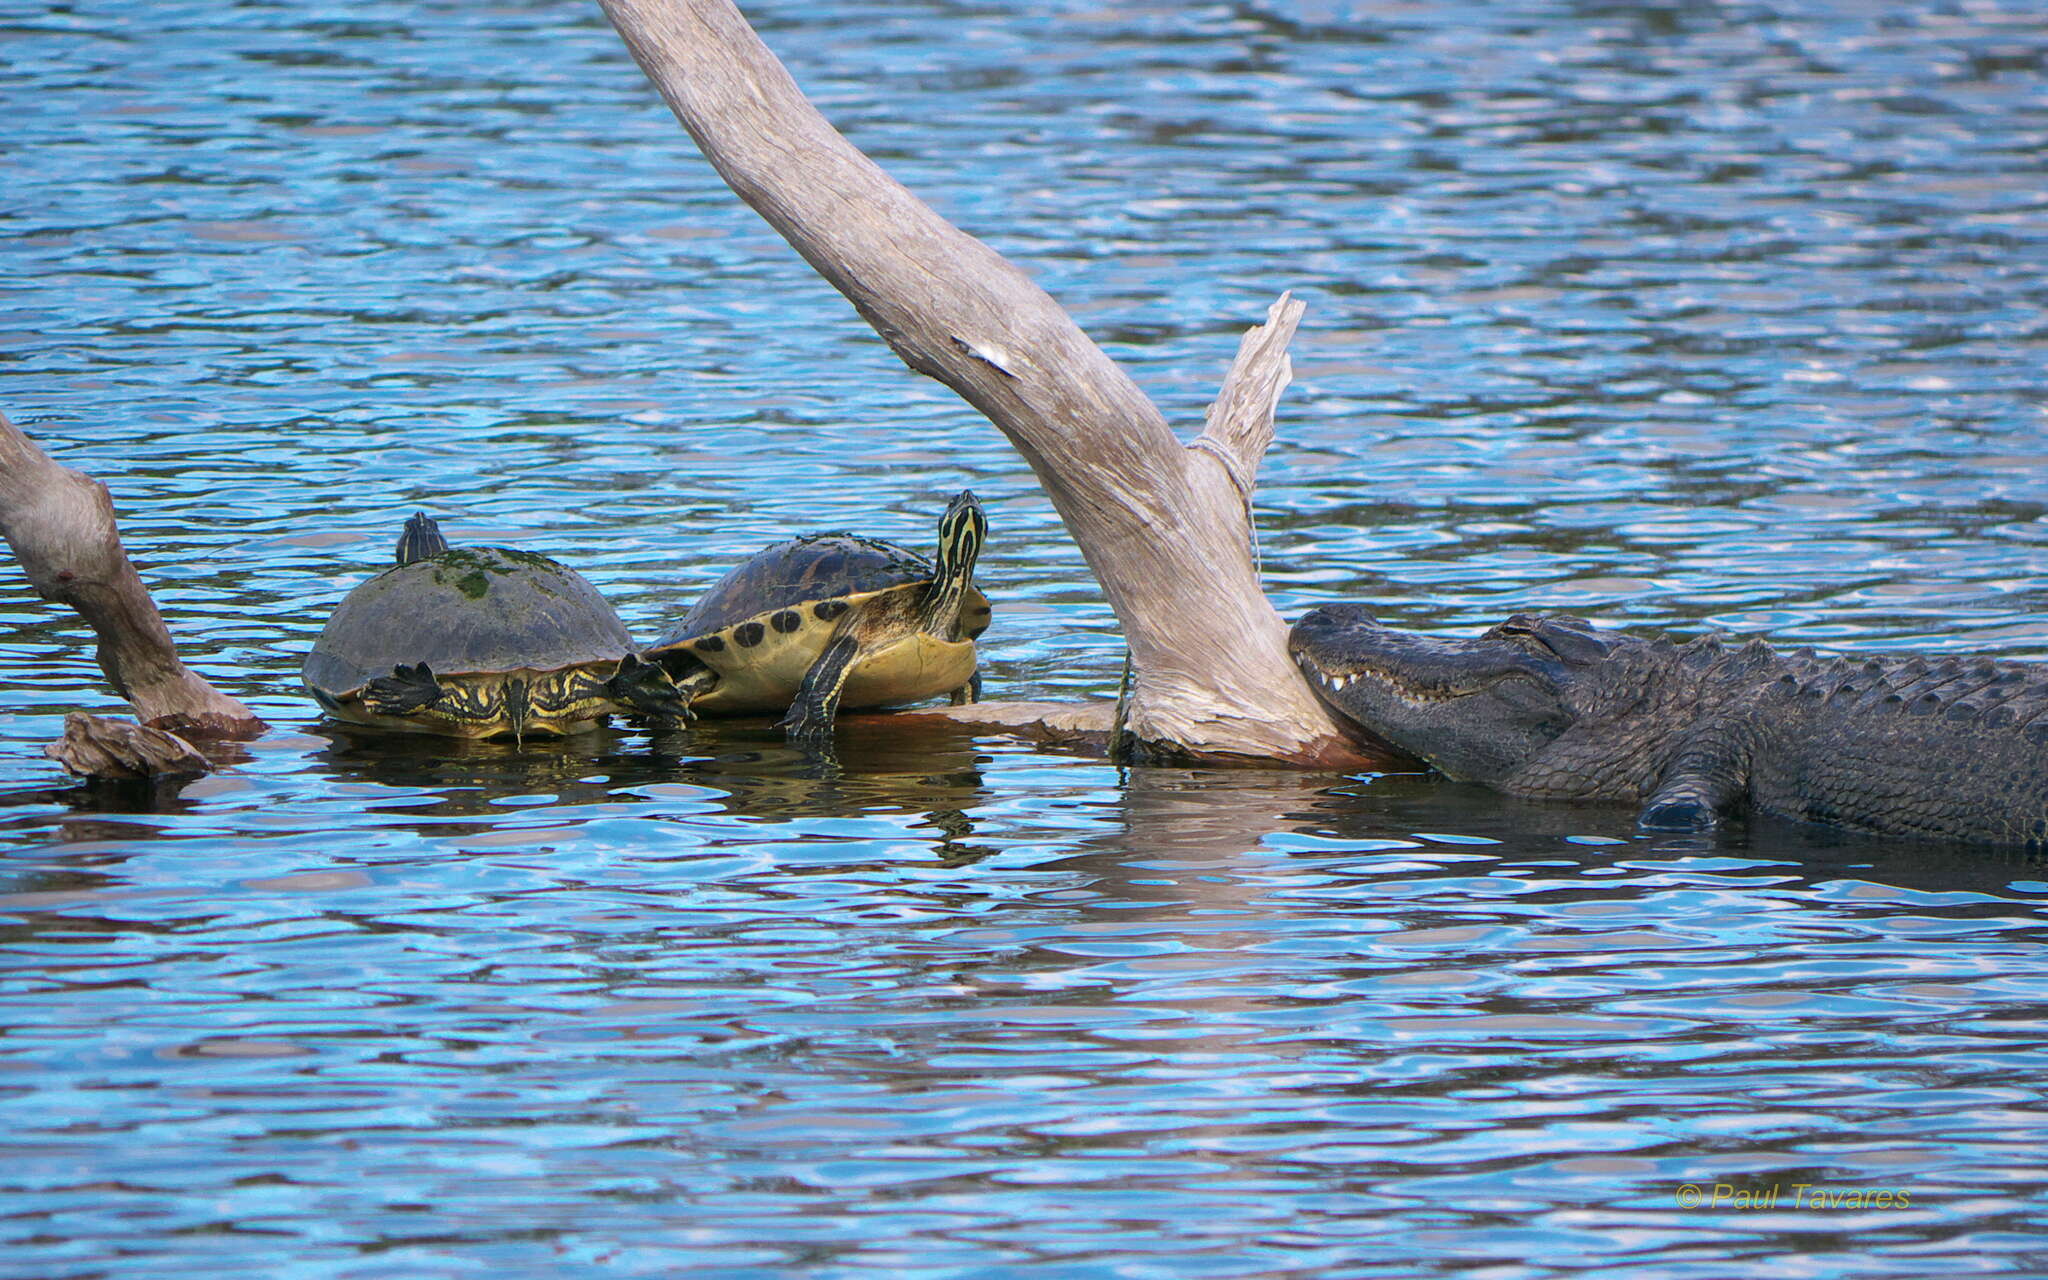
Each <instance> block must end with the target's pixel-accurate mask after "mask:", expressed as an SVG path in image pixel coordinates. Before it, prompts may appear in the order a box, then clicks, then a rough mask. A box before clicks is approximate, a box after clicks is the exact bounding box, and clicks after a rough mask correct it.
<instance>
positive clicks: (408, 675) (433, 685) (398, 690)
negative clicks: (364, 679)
mask: <svg viewBox="0 0 2048 1280" xmlns="http://www.w3.org/2000/svg"><path fill="white" fill-rule="evenodd" d="M446 692H447V690H446V689H443V688H442V687H441V682H440V681H438V680H436V679H434V672H433V669H432V668H431V667H429V666H427V664H426V663H424V662H422V663H419V664H417V665H415V666H410V667H408V666H406V665H405V664H404V663H402V662H401V663H399V664H398V665H397V666H395V667H393V668H391V674H390V675H388V676H379V677H378V678H377V679H375V680H372V681H370V682H369V683H368V684H366V685H364V686H363V705H364V706H366V707H368V708H369V709H370V710H372V711H374V712H376V713H377V714H378V715H382V716H403V715H410V714H412V713H413V712H415V711H424V710H425V709H426V708H428V707H431V706H433V705H434V704H435V703H436V702H439V701H440V700H441V695H443V694H445V693H446Z"/></svg>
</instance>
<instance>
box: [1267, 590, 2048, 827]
mask: <svg viewBox="0 0 2048 1280" xmlns="http://www.w3.org/2000/svg"><path fill="white" fill-rule="evenodd" d="M1288 648H1289V650H1290V652H1292V653H1293V655H1294V658H1295V661H1296V662H1297V663H1298V664H1299V665H1300V666H1301V669H1302V672H1303V674H1304V675H1306V676H1307V677H1308V679H1309V683H1310V684H1311V685H1312V686H1314V687H1315V689H1316V691H1317V693H1318V694H1319V695H1320V696H1321V698H1322V699H1323V701H1325V702H1326V703H1328V704H1329V705H1330V706H1331V707H1332V708H1334V709H1335V710H1336V711H1337V712H1338V713H1340V714H1341V715H1342V717H1343V718H1344V719H1345V720H1346V721H1347V722H1349V723H1350V724H1352V725H1355V726H1357V727H1358V728H1360V729H1362V730H1363V736H1364V737H1366V738H1367V739H1368V740H1371V741H1374V742H1375V743H1376V744H1378V745H1383V746H1391V747H1393V748H1394V749H1396V750H1398V751H1401V752H1404V753H1406V754H1408V755H1411V756H1415V757H1418V758H1419V759H1421V760H1423V761H1424V762H1426V763H1428V764H1429V765H1431V766H1432V767H1434V768H1435V769H1436V770H1438V771H1439V772H1441V773H1443V774H1445V775H1447V776H1449V777H1452V778H1456V779H1461V780H1464V781H1468V782H1477V783H1481V784H1484V785H1486V786H1490V787H1492V788H1494V789H1495V790H1498V791H1503V792H1507V793H1508V794H1510V795H1516V796H1528V797H1533V798H1538V799H1545V798H1547V799H1558V800H1581V801H1600V802H1609V803H1623V804H1634V805H1640V806H1641V812H1640V815H1639V821H1640V822H1641V824H1642V825H1643V826H1644V827H1645V828H1648V829H1651V830H1700V829H1705V828H1710V827H1713V826H1715V825H1716V824H1718V823H1719V822H1720V821H1721V820H1722V819H1723V818H1724V817H1727V816H1729V815H1732V814H1735V813H1738V812H1740V811H1742V810H1743V809H1744V808H1753V809H1755V810H1757V811H1759V812H1762V813H1767V814H1773V815H1776V816H1779V817H1784V818H1791V819H1795V820H1798V821H1804V822H1822V823H1832V824H1834V825H1837V826H1842V827H1848V828H1851V829H1853V830H1857V831H1864V832H1870V833H1874V834H1878V835H1897V836H1914V837H1922V838H1928V839H1937V840H1951V841H1962V842H1971V843H1983V844H2003V845H2021V846H2031V847H2034V848H2041V847H2044V846H2048V667H2044V666H2042V665H2040V664H2034V663H2024V662H2011V661H2002V660H1998V659H1993V658H1985V657H1948V656H1941V655H1932V654H1908V653H1883V654H1861V655H1856V656H1843V657H1823V656H1819V655H1817V654H1815V653H1814V652H1813V651H1812V650H1810V649H1798V650H1793V651H1789V652H1780V651H1778V650H1776V649H1773V648H1772V647H1771V646H1770V645H1769V644H1766V643H1765V642H1764V641H1762V640H1750V641H1748V642H1746V643H1738V642H1731V641H1729V640H1728V639H1725V638H1723V637H1721V636H1716V635H1708V636H1704V637H1701V638H1699V639H1695V640H1691V641H1689V642H1686V643H1682V644H1681V643H1675V642H1673V641H1671V640H1669V639H1661V638H1660V639H1654V640H1651V639H1643V638H1639V637H1636V636H1632V635H1627V634H1624V633H1621V632H1616V631H1607V630H1602V629H1601V628H1598V627H1595V626H1594V625H1592V624H1591V623H1589V622H1587V621H1585V620H1584V619H1582V618H1574V617H1568V616H1564V615H1550V616H1541V617H1538V616H1530V615H1527V614H1521V615H1517V616H1515V617H1512V618H1509V619H1508V620H1507V621H1506V622H1503V623H1501V624H1500V625H1499V626H1497V627H1494V628H1493V629H1492V630H1490V631H1488V632H1486V634H1484V635H1482V636H1479V637H1477V638H1476V639H1469V640H1454V639H1444V638H1441V637H1436V636H1428V635H1419V634H1416V633H1414V632H1406V631H1399V630H1395V629H1393V628H1390V627H1386V626H1382V625H1381V624H1379V623H1378V622H1375V621H1374V620H1373V617H1372V614H1371V613H1370V612H1369V611H1368V610H1367V609H1365V608H1364V607H1362V606H1359V605H1342V604H1340V605H1326V606H1324V607H1322V608H1320V609H1317V610H1315V611H1314V612H1312V613H1310V614H1308V615H1307V616H1305V617H1303V618H1302V619H1301V621H1300V622H1298V623H1296V624H1295V627H1294V630H1293V631H1292V632H1291V633H1290V634H1289V637H1288Z"/></svg>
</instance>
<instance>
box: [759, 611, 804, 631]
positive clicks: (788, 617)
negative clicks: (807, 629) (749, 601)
mask: <svg viewBox="0 0 2048 1280" xmlns="http://www.w3.org/2000/svg"><path fill="white" fill-rule="evenodd" d="M768 625H770V626H772V627H774V628H775V629H776V630H777V631H780V632H783V633H785V634H787V633H788V632H791V631H794V630H796V629H797V628H798V627H800V626H802V625H804V620H803V619H802V618H801V617H799V616H798V615H797V611H796V610H794V609H782V610H778V611H777V612H776V614H775V616H774V617H772V618H770V619H768Z"/></svg>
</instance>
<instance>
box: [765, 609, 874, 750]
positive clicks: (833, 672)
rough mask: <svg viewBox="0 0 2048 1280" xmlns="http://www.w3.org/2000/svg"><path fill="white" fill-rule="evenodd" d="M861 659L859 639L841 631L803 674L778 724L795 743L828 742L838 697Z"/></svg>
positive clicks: (837, 705) (837, 706) (837, 707)
mask: <svg viewBox="0 0 2048 1280" xmlns="http://www.w3.org/2000/svg"><path fill="white" fill-rule="evenodd" d="M859 657H860V638H859V637H858V636H855V635H850V634H846V633H844V632H842V633H841V634H840V636H839V637H838V639H836V640H834V641H833V642H832V643H831V644H828V645H826V646H825V652H823V653H821V654H819V655H818V660H817V661H816V662H813V663H812V664H811V669H810V670H809V671H807V672H805V673H804V682H803V684H802V685H801V686H799V687H798V689H797V691H796V698H795V700H794V701H792V702H791V703H790V704H789V713H788V714H787V715H785V716H783V717H782V719H781V721H780V722H779V723H780V725H781V728H782V729H783V731H784V732H786V733H787V734H788V735H789V737H790V739H791V740H792V741H794V742H805V743H819V742H827V741H830V740H831V737H832V721H833V719H834V718H835V717H836V716H837V715H838V714H839V695H840V694H841V693H843V692H845V690H846V677H847V676H849V675H851V674H852V673H853V667H854V662H855V660H856V659H857V658H859Z"/></svg>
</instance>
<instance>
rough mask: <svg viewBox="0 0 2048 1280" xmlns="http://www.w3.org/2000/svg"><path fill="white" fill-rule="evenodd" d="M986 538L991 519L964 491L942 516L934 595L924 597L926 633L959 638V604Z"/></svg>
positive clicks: (970, 580) (965, 592)
mask: <svg viewBox="0 0 2048 1280" xmlns="http://www.w3.org/2000/svg"><path fill="white" fill-rule="evenodd" d="M987 537H988V517H987V516H985V515H983V514H981V503H979V502H977V501H976V500H975V497H974V494H973V493H972V492H971V491H970V490H966V489H963V490H961V491H960V493H959V494H958V496H956V497H955V498H954V499H953V501H952V502H950V503H948V504H947V505H946V514H944V515H942V516H940V517H939V554H938V565H937V571H936V572H935V573H934V574H933V576H932V589H931V594H930V595H928V596H927V597H926V598H925V606H924V623H923V625H924V629H925V630H927V631H934V632H939V633H941V634H944V635H947V636H954V637H956V638H957V636H958V633H959V631H960V605H961V602H962V601H964V600H965V599H966V598H967V589H968V588H969V587H971V586H973V585H974V561H975V559H976V558H977V557H978V556H980V555H981V544H982V542H983V541H984V540H985V539H986V538H987Z"/></svg>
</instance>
